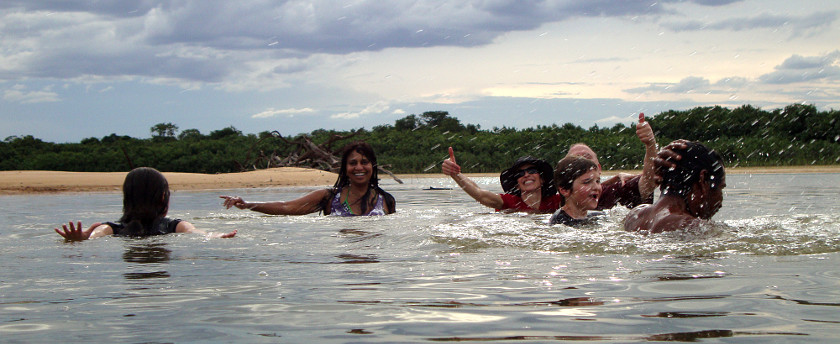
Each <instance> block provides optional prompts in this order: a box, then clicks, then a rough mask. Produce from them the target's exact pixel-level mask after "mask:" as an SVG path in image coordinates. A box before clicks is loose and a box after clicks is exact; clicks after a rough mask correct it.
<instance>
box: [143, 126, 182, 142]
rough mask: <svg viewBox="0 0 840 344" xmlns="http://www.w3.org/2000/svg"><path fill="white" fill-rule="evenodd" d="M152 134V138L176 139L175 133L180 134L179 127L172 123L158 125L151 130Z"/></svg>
mask: <svg viewBox="0 0 840 344" xmlns="http://www.w3.org/2000/svg"><path fill="white" fill-rule="evenodd" d="M149 131H150V132H151V133H152V138H156V137H158V138H166V139H174V138H175V133H176V132H178V126H177V125H174V124H172V123H169V122H167V123H158V124H155V125H153V126H152V127H151V128H149Z"/></svg>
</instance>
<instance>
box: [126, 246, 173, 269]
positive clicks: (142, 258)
mask: <svg viewBox="0 0 840 344" xmlns="http://www.w3.org/2000/svg"><path fill="white" fill-rule="evenodd" d="M170 254H172V251H170V250H169V249H167V248H166V244H165V243H150V244H129V245H127V246H126V248H125V253H123V260H124V261H126V262H128V263H138V264H152V263H163V262H168V261H169V255H170Z"/></svg>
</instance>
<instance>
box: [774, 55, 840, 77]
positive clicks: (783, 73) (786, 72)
mask: <svg viewBox="0 0 840 344" xmlns="http://www.w3.org/2000/svg"><path fill="white" fill-rule="evenodd" d="M774 69H775V70H774V71H773V72H771V73H767V74H764V75H762V76H760V77H759V78H758V80H759V81H761V82H762V83H765V84H792V83H798V82H806V81H814V80H826V81H840V50H835V51H833V52H830V53H827V54H825V55H822V56H800V55H793V56H791V57H788V58H787V59H786V60H785V61H784V62H782V64H781V65H778V66H776V67H775V68H774Z"/></svg>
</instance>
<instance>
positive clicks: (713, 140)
mask: <svg viewBox="0 0 840 344" xmlns="http://www.w3.org/2000/svg"><path fill="white" fill-rule="evenodd" d="M648 122H649V123H650V124H651V126H653V129H654V132H655V133H656V137H657V142H658V143H659V144H660V145H663V144H666V143H668V142H670V141H671V140H673V139H677V138H683V139H688V140H695V141H701V142H703V143H705V144H707V145H708V146H710V147H711V148H713V149H715V150H717V151H718V152H720V153H721V154H722V156H723V157H724V160H725V162H726V164H727V166H743V167H747V166H790V165H831V164H838V163H840V113H839V112H838V111H837V110H830V111H817V109H816V107H815V106H814V105H805V104H792V105H789V106H786V107H785V108H783V109H774V110H770V111H767V110H762V109H759V108H756V107H753V106H750V105H744V106H741V107H738V108H734V109H729V108H724V107H721V106H714V107H696V108H693V109H689V110H680V111H677V110H670V111H666V112H662V113H660V114H657V115H655V116H649V117H648ZM150 134H151V137H150V138H146V139H141V138H133V137H129V136H119V135H117V134H110V135H108V136H105V137H102V138H95V137H91V138H86V139H83V140H81V142H79V143H50V142H45V141H42V140H40V139H38V138H35V137H33V136H31V135H27V136H11V137H8V138H6V139H5V140H4V141H2V142H0V170H56V171H88V172H93V171H96V172H119V171H128V170H130V169H131V168H133V167H137V166H150V167H154V168H156V169H158V170H161V171H167V172H195V173H227V172H239V171H246V170H253V169H258V168H264V167H266V166H263V164H264V162H265V161H266V159H264V158H265V157H267V156H279V157H283V156H287V155H288V154H291V153H292V151H293V150H294V149H295V147H293V146H292V145H290V144H289V143H288V142H290V141H294V140H296V139H298V138H300V137H301V136H307V137H308V138H309V139H310V140H311V141H312V142H314V143H316V144H322V143H327V142H329V145H327V147H326V148H327V149H331V150H333V151H335V152H338V150H340V149H341V147H342V146H343V145H344V144H346V143H348V142H349V141H353V140H364V141H367V142H368V143H370V144H371V145H372V146H373V148H374V149H375V151H376V154H377V158H378V160H379V163H380V164H383V165H386V166H387V168H388V169H390V170H391V171H393V172H395V173H425V172H439V171H440V162H441V161H442V160H443V159H445V158H447V157H448V154H447V148H448V147H449V146H452V147H454V148H455V150H456V153H457V157H458V163H459V164H460V165H461V166H462V167H463V168H464V171H465V172H499V171H501V170H503V169H505V168H507V167H509V165H510V164H511V163H512V162H513V161H514V160H515V159H516V158H517V157H520V156H523V155H531V156H535V157H540V158H543V159H546V160H548V161H551V162H556V161H557V160H559V159H560V158H562V157H563V156H564V155H565V153H566V150H567V149H568V147H569V146H570V145H571V144H574V143H578V142H584V143H586V144H588V145H589V146H590V147H592V148H593V149H594V150H595V151H596V152H597V153H598V154H599V159H600V161H601V164H602V165H603V167H604V169H607V170H609V169H639V168H641V162H642V157H643V155H644V148H643V145H642V144H641V142H639V140H638V139H637V138H636V135H635V126H634V125H631V126H626V125H624V124H621V123H619V124H616V125H614V126H612V127H604V128H601V127H599V126H597V125H596V126H593V127H590V128H588V129H584V128H582V127H580V126H577V125H573V124H570V123H566V124H563V125H557V124H553V125H548V126H542V125H538V126H537V127H531V128H524V129H515V128H508V127H501V128H498V127H494V128H492V129H482V128H481V126H480V125H473V124H463V123H461V121H460V120H458V119H457V118H456V117H454V116H451V115H450V114H449V113H448V112H446V111H429V112H424V113H422V114H419V115H415V114H412V115H408V116H406V117H404V118H401V119H398V120H396V121H395V122H394V124H393V125H390V124H385V125H379V126H375V127H373V128H371V129H369V130H368V129H365V128H360V129H355V130H350V131H335V130H325V129H318V130H314V131H312V132H310V133H306V134H298V135H296V136H290V137H280V136H279V135H278V134H277V132H268V131H265V132H261V133H259V134H244V133H242V132H241V131H239V130H237V129H236V128H235V127H233V126H231V127H227V128H223V129H220V130H215V131H212V132H210V133H209V134H202V133H201V132H200V131H199V130H197V129H186V130H183V131H180V132H179V130H178V127H177V126H176V125H174V124H172V123H159V124H157V125H155V126H153V127H151V128H150ZM336 135H338V136H348V137H351V138H348V139H346V140H335V137H336Z"/></svg>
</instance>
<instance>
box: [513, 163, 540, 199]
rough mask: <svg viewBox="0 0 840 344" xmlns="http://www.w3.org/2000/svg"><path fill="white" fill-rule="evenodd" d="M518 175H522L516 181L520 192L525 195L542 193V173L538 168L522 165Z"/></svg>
mask: <svg viewBox="0 0 840 344" xmlns="http://www.w3.org/2000/svg"><path fill="white" fill-rule="evenodd" d="M517 174H522V176H520V177H519V178H517V179H516V183H517V184H518V185H519V191H521V192H525V193H529V192H541V191H542V178H540V171H539V170H538V169H537V168H536V166H534V165H531V164H526V165H522V167H520V168H519V172H518V173H517Z"/></svg>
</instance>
